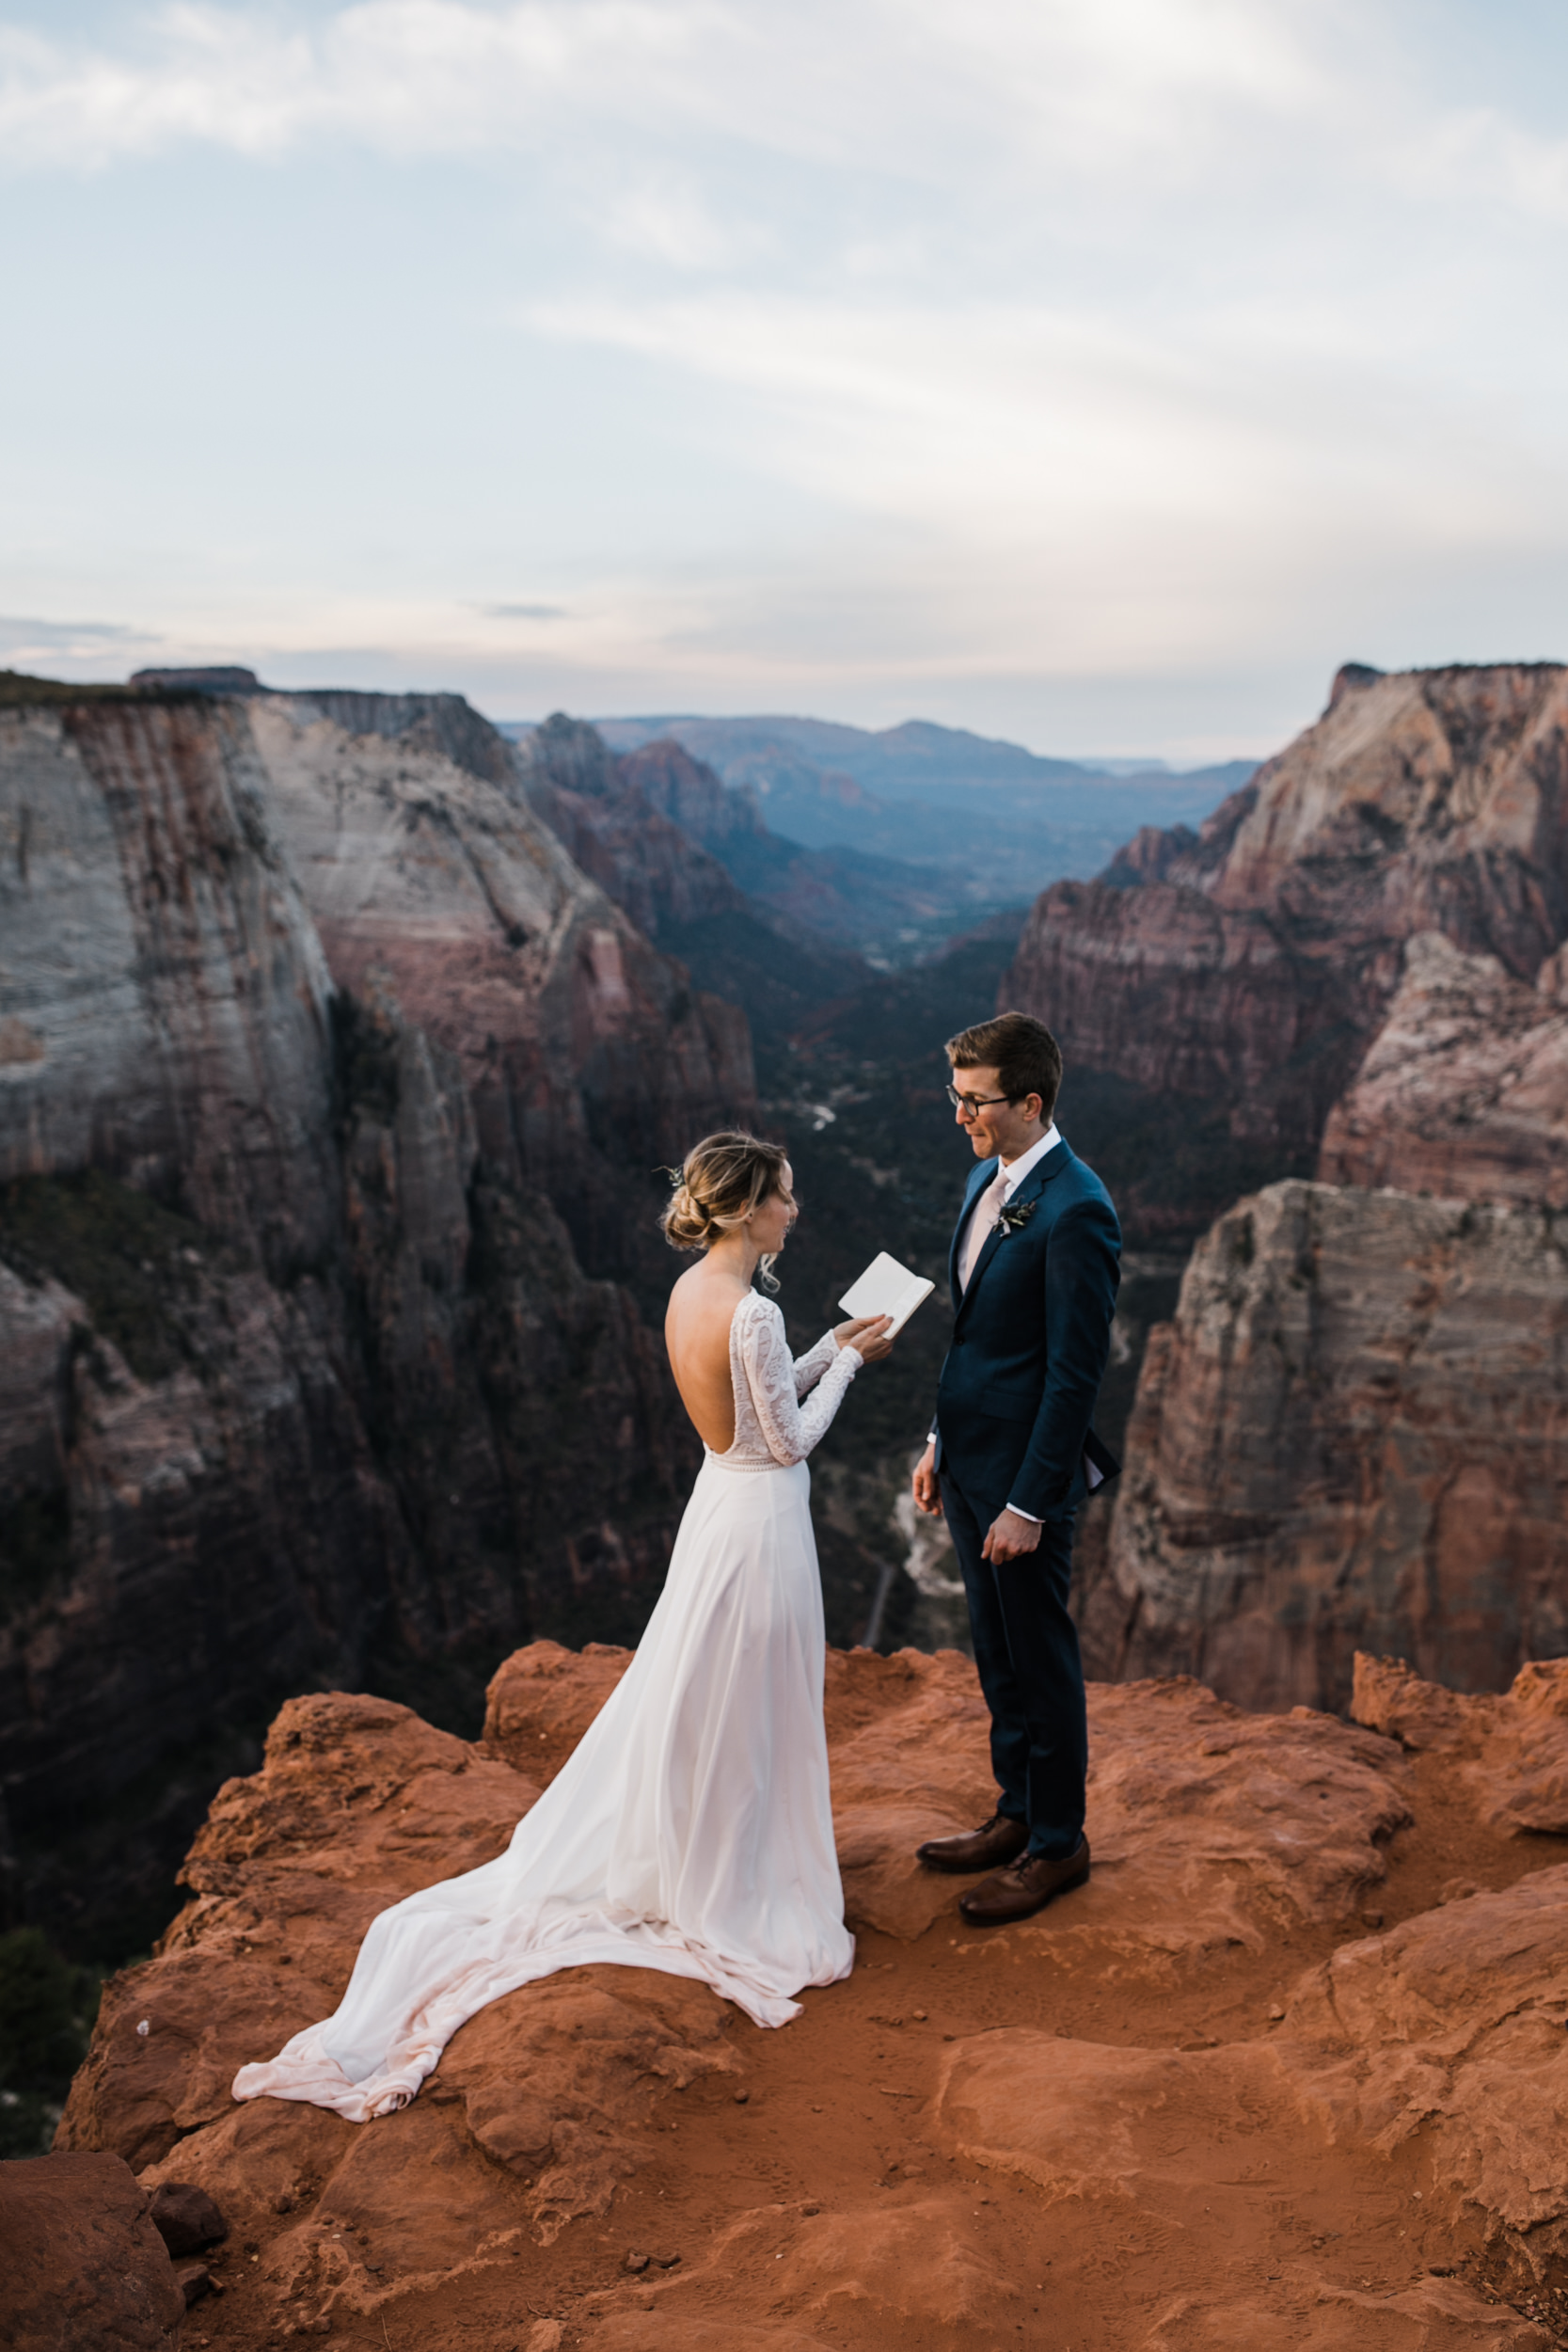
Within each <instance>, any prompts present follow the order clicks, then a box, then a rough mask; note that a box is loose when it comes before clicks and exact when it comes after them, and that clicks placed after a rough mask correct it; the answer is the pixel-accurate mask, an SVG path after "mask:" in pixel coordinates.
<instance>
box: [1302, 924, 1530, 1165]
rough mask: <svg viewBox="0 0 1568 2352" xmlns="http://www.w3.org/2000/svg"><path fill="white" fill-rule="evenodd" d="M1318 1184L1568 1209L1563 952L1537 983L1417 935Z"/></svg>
mask: <svg viewBox="0 0 1568 2352" xmlns="http://www.w3.org/2000/svg"><path fill="white" fill-rule="evenodd" d="M1318 1172H1319V1174H1320V1175H1321V1176H1322V1177H1323V1180H1324V1182H1325V1183H1327V1184H1364V1185H1375V1184H1387V1185H1391V1186H1393V1187H1394V1189H1395V1190H1397V1191H1400V1192H1427V1193H1437V1194H1439V1195H1442V1196H1444V1197H1447V1198H1449V1199H1453V1200H1521V1201H1540V1202H1543V1203H1544V1204H1545V1205H1546V1206H1548V1207H1550V1208H1553V1209H1560V1208H1562V1207H1563V1206H1564V1205H1568V951H1565V950H1564V949H1562V948H1558V949H1557V950H1556V951H1555V952H1554V953H1553V954H1551V955H1549V956H1547V957H1546V959H1545V960H1544V962H1543V963H1542V965H1541V968H1540V970H1539V972H1537V974H1536V975H1535V977H1534V980H1533V982H1526V981H1524V980H1519V979H1515V978H1514V977H1513V975H1512V974H1511V973H1509V972H1508V971H1506V970H1505V969H1504V967H1503V965H1502V964H1501V962H1499V961H1498V960H1497V957H1496V956H1470V955H1465V954H1464V953H1463V952H1462V950H1461V949H1459V948H1457V947H1456V946H1454V945H1453V943H1452V942H1451V941H1450V940H1448V939H1445V938H1444V936H1443V934H1442V933H1441V931H1419V932H1418V933H1417V935H1416V937H1415V938H1414V939H1412V940H1411V941H1410V943H1409V945H1408V946H1407V947H1406V949H1405V961H1404V977H1403V978H1402V980H1401V982H1400V986H1399V991H1398V993H1397V994H1396V995H1395V997H1394V1000H1393V1003H1392V1004H1391V1005H1390V1006H1389V1008H1388V1016H1387V1019H1386V1021H1385V1023H1384V1025H1383V1027H1382V1028H1381V1029H1380V1030H1379V1032H1378V1034H1377V1036H1376V1037H1375V1038H1374V1040H1373V1041H1372V1044H1371V1047H1370V1050H1369V1052H1368V1055H1367V1057H1366V1059H1365V1061H1364V1062H1363V1063H1362V1064H1361V1067H1360V1069H1359V1070H1358V1071H1357V1072H1356V1073H1355V1076H1354V1079H1353V1081H1352V1082H1351V1085H1350V1086H1349V1087H1348V1089H1346V1091H1345V1093H1344V1094H1343V1095H1342V1096H1341V1097H1340V1099H1339V1101H1338V1103H1336V1104H1335V1105H1334V1108H1333V1109H1332V1111H1331V1112H1330V1113H1329V1116H1328V1124H1327V1126H1326V1128H1325V1129H1324V1132H1323V1149H1322V1152H1320V1154H1319V1160H1318Z"/></svg>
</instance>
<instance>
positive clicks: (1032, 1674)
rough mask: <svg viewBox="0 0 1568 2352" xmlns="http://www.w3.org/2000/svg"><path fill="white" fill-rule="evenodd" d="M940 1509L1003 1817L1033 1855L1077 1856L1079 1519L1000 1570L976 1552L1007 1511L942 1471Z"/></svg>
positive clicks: (1083, 1763) (1045, 1533)
mask: <svg viewBox="0 0 1568 2352" xmlns="http://www.w3.org/2000/svg"><path fill="white" fill-rule="evenodd" d="M1003 1508H1004V1505H1003V1504H1002V1503H1000V1502H987V1501H984V1500H982V1499H981V1498H980V1497H978V1496H971V1495H966V1494H965V1493H964V1492H963V1491H962V1489H961V1488H960V1487H959V1486H958V1484H957V1482H956V1481H955V1480H954V1478H953V1477H952V1476H951V1474H950V1473H949V1471H948V1470H947V1469H946V1467H945V1465H944V1466H943V1468H942V1509H943V1511H944V1512H945V1513H946V1515H947V1527H948V1533H949V1534H951V1536H952V1538H953V1549H954V1550H955V1551H956V1552H957V1553H958V1565H959V1566H960V1567H961V1568H962V1570H963V1580H964V1587H965V1590H966V1591H967V1593H968V1595H969V1622H970V1626H971V1629H972V1630H973V1633H974V1663H975V1666H976V1667H977V1668H978V1670H979V1676H980V1688H981V1690H982V1691H983V1692H985V1695H986V1704H987V1706H988V1707H989V1708H990V1760H991V1770H992V1771H993V1772H995V1774H996V1784H997V1787H998V1788H999V1789H1000V1790H1001V1792H1002V1795H1001V1803H1000V1805H999V1807H998V1810H999V1811H1000V1812H1002V1813H1005V1814H1006V1816H1007V1817H1008V1819H1009V1820H1015V1821H1024V1822H1027V1824H1028V1828H1029V1851H1030V1852H1031V1854H1049V1855H1051V1856H1053V1858H1060V1857H1061V1856H1062V1855H1064V1854H1069V1853H1073V1852H1075V1851H1076V1850H1077V1846H1078V1841H1079V1839H1080V1837H1082V1836H1083V1834H1084V1783H1085V1777H1086V1775H1087V1772H1088V1762H1089V1736H1088V1720H1087V1716H1086V1713H1085V1704H1084V1665H1083V1661H1082V1659H1081V1658H1080V1656H1079V1654H1078V1628H1077V1627H1076V1626H1075V1625H1074V1623H1073V1621H1072V1619H1071V1617H1070V1616H1069V1613H1068V1605H1067V1597H1068V1583H1069V1579H1070V1577H1071V1573H1072V1520H1073V1515H1072V1513H1071V1512H1070V1511H1067V1512H1064V1513H1063V1514H1062V1515H1061V1516H1060V1517H1059V1518H1051V1519H1047V1520H1046V1521H1045V1522H1044V1524H1043V1526H1042V1527H1041V1529H1040V1540H1039V1544H1038V1547H1037V1549H1035V1550H1034V1551H1030V1552H1025V1553H1024V1555H1023V1557H1022V1559H1021V1560H1008V1561H1005V1562H1003V1563H1002V1564H1001V1565H993V1564H992V1563H991V1562H990V1560H982V1559H981V1557H980V1547H981V1545H982V1544H983V1543H984V1542H985V1540H986V1534H987V1531H988V1530H989V1529H990V1524H991V1521H992V1520H993V1519H996V1518H1000V1517H1001V1514H1002V1510H1003Z"/></svg>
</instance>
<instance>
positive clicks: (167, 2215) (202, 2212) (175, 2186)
mask: <svg viewBox="0 0 1568 2352" xmlns="http://www.w3.org/2000/svg"><path fill="white" fill-rule="evenodd" d="M150 2213H151V2216H152V2226H153V2228H154V2229H155V2230H156V2231H157V2233H158V2235H159V2236H160V2237H161V2238H162V2239H163V2241H164V2244H165V2245H166V2247H167V2248H168V2250H169V2252H170V2253H171V2254H174V2255H180V2254H198V2253H200V2251H201V2249H202V2248H203V2247H204V2246H216V2245H218V2244H219V2243H220V2241H221V2240H222V2239H224V2238H226V2237H227V2236H228V2235H229V2224H228V2222H227V2221H225V2219H224V2217H223V2215H222V2213H221V2212H220V2211H219V2209H218V2207H217V2206H216V2205H215V2204H214V2201H213V2200H212V2199H211V2198H210V2197H209V2196H208V2194H207V2192H206V2190H205V2189H204V2188H198V2187H197V2186H196V2185H195V2184H194V2183H193V2182H190V2181H165V2182H164V2183H163V2184H162V2185H161V2186H160V2187H159V2188H157V2189H156V2190H155V2191H154V2192H153V2197H152V2203H151V2206H150Z"/></svg>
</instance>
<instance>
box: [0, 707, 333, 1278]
mask: <svg viewBox="0 0 1568 2352" xmlns="http://www.w3.org/2000/svg"><path fill="white" fill-rule="evenodd" d="M246 708H247V707H246V706H245V705H244V704H239V703H227V702H225V703H220V702H214V701H211V700H208V699H205V698H202V697H198V696H194V695H193V696H186V697H182V698H177V699H174V700H171V701H158V702H153V703H150V704H148V703H144V702H140V701H138V700H136V699H135V698H134V697H131V696H129V695H128V696H125V697H123V698H121V699H119V700H103V701H96V702H87V703H82V704H80V705H74V706H72V705H65V706H53V707H51V706H49V705H42V706H39V707H32V708H26V707H23V708H12V709H5V710H0V877H3V879H0V916H3V923H4V931H5V940H6V951H5V971H4V977H3V982H0V1182H4V1181H6V1180H8V1179H10V1178H13V1177H17V1176H22V1175H29V1174H51V1173H54V1172H55V1171H57V1170H60V1169H63V1168H85V1167H96V1168H102V1169H104V1170H105V1171H106V1172H108V1173H110V1174H112V1175H117V1176H123V1177H126V1178H128V1179H129V1180H130V1181H131V1182H132V1183H134V1184H137V1185H139V1186H140V1187H142V1188H143V1189H148V1190H153V1191H162V1192H164V1193H168V1192H171V1191H175V1190H178V1192H179V1193H180V1194H181V1196H182V1199H183V1200H184V1202H185V1203H186V1205H187V1206H188V1208H189V1210H190V1212H191V1214H192V1215H193V1216H195V1217H196V1218H197V1219H198V1221H199V1222H200V1223H202V1224H203V1225H205V1226H207V1227H208V1228H209V1229H210V1230H212V1231H213V1232H217V1233H220V1234H222V1235H224V1236H225V1237H226V1238H228V1239H231V1240H236V1241H240V1242H242V1243H245V1244H248V1245H249V1246H251V1247H252V1248H256V1249H258V1250H259V1251H260V1253H261V1257H262V1258H263V1260H264V1261H265V1263H267V1264H268V1265H269V1266H270V1267H272V1268H273V1269H275V1270H276V1269H277V1268H278V1267H280V1266H281V1264H282V1263H284V1262H285V1261H286V1260H287V1259H288V1258H289V1257H291V1256H293V1257H294V1258H301V1257H303V1258H307V1259H308V1258H309V1257H311V1256H312V1255H315V1254H317V1253H319V1251H320V1250H321V1248H323V1247H324V1245H325V1239H326V1234H327V1232H328V1230H329V1226H330V1210H329V1206H328V1204H329V1202H330V1200H331V1195H332V1190H333V1185H332V1182H331V1161H332V1151H331V1123H332V1094H331V1054H330V1050H329V1040H328V1022H329V1013H328V1001H329V998H330V996H331V993H332V982H331V979H330V977H329V975H328V972H327V967H326V960H325V957H324V955H323V954H322V949H321V944H320V941H319V940H318V938H317V936H316V932H315V929H314V926H313V925H312V923H311V920H310V917H309V914H308V912H307V910H306V908H305V906H304V903H303V901H302V899H301V897H300V893H299V888H298V884H297V883H296V882H295V880H294V876H293V872H292V871H291V868H290V865H289V859H288V853H287V850H286V849H285V846H284V844H283V842H282V840H281V838H280V834H279V830H278V826H277V818H276V813H275V811H274V809H273V807H272V805H271V804H270V800H269V794H268V790H267V778H266V775H265V771H264V770H263V768H262V765H261V760H260V759H259V757H258V755H257V751H256V745H255V742H254V739H253V738H252V736H251V732H250V727H249V723H248V720H247V716H246Z"/></svg>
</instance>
